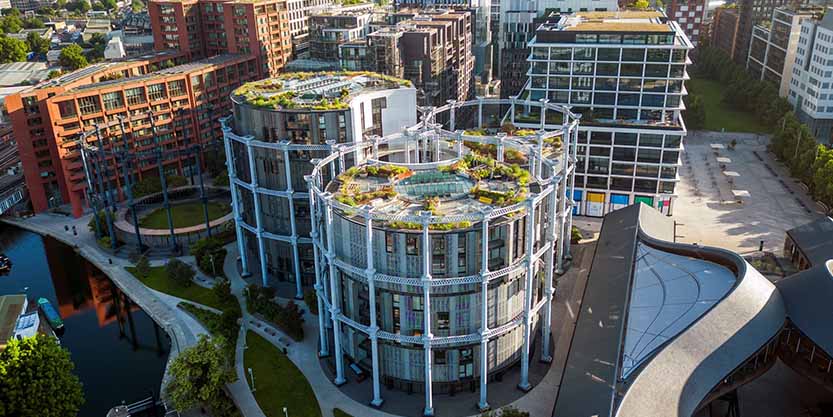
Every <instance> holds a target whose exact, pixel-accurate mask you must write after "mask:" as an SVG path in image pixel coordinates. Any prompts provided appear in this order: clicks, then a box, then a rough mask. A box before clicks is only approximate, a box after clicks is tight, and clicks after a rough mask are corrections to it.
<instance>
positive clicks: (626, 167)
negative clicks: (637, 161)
mask: <svg viewBox="0 0 833 417" xmlns="http://www.w3.org/2000/svg"><path fill="white" fill-rule="evenodd" d="M610 173H611V174H613V175H630V176H633V174H634V168H633V164H617V163H613V164H612V165H611V167H610ZM628 191H630V188H628Z"/></svg>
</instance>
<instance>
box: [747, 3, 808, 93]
mask: <svg viewBox="0 0 833 417" xmlns="http://www.w3.org/2000/svg"><path fill="white" fill-rule="evenodd" d="M823 11H824V9H823V8H820V7H804V8H799V9H792V8H788V7H779V8H777V9H775V10H774V11H773V12H772V21H771V22H769V24H767V25H755V27H754V28H753V29H752V44H751V45H749V56H748V57H747V60H746V69H747V71H749V73H750V74H752V76H754V77H756V78H758V79H761V80H766V81H769V82H771V83H773V84H775V85H776V86H777V87H778V95H780V96H781V97H786V96H787V94H788V93H789V92H790V80H792V74H793V65H794V64H795V51H796V49H797V48H798V41H799V35H800V34H801V22H802V21H804V20H805V19H815V18H817V17H818V16H820V15H821V13H822V12H823Z"/></svg>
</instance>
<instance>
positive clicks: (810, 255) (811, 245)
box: [787, 217, 833, 266]
mask: <svg viewBox="0 0 833 417" xmlns="http://www.w3.org/2000/svg"><path fill="white" fill-rule="evenodd" d="M787 236H789V237H790V239H792V241H793V242H794V243H795V245H796V246H798V249H799V250H801V252H802V253H803V254H804V256H805V257H807V260H808V261H810V264H812V265H813V266H816V265H820V264H822V263H824V262H825V261H827V260H828V259H830V258H831V257H833V218H830V217H822V218H820V219H818V220H816V221H813V222H810V223H807V224H803V225H801V226H798V227H796V228H793V229H790V230H787Z"/></svg>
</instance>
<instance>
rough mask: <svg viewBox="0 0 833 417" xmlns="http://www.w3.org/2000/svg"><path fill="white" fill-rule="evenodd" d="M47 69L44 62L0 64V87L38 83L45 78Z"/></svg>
mask: <svg viewBox="0 0 833 417" xmlns="http://www.w3.org/2000/svg"><path fill="white" fill-rule="evenodd" d="M48 74H49V68H48V67H47V65H46V63H44V62H12V63H9V64H0V86H3V87H9V86H16V85H20V84H21V83H24V82H25V83H33V82H35V83H36V82H39V81H41V80H43V79H45V78H46V77H47V75H48Z"/></svg>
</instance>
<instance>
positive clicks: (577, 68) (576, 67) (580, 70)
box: [573, 62, 593, 75]
mask: <svg viewBox="0 0 833 417" xmlns="http://www.w3.org/2000/svg"><path fill="white" fill-rule="evenodd" d="M573 73H574V74H590V75H592V74H593V63H592V62H576V63H575V64H573Z"/></svg>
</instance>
